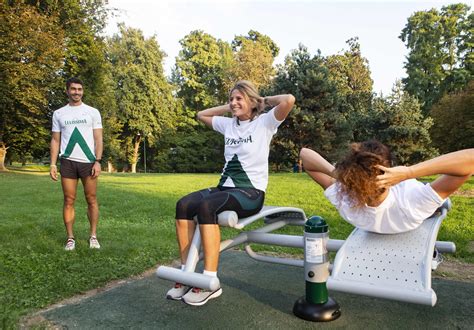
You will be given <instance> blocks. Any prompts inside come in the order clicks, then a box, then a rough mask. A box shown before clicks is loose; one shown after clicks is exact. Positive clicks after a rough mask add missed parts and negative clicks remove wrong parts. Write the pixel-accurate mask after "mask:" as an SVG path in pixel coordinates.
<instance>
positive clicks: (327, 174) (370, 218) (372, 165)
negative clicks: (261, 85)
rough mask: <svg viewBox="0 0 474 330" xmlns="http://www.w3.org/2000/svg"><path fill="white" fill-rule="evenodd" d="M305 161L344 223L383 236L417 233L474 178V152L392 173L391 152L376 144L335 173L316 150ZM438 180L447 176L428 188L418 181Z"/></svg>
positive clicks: (357, 147)
mask: <svg viewBox="0 0 474 330" xmlns="http://www.w3.org/2000/svg"><path fill="white" fill-rule="evenodd" d="M300 157H301V160H302V161H303V166H304V169H305V171H306V173H308V175H309V176H311V177H312V178H313V180H314V181H316V182H317V183H318V184H319V185H320V186H321V187H322V188H323V189H324V195H325V196H326V198H327V199H328V200H329V201H330V202H331V203H332V204H333V205H334V206H335V207H336V208H337V210H338V211H339V214H340V215H341V217H342V218H344V219H345V220H346V221H347V222H349V223H351V224H352V225H354V226H355V227H358V228H361V229H364V230H367V231H371V232H376V233H381V234H395V233H401V232H406V231H409V230H413V229H415V228H417V227H418V226H419V225H420V224H421V223H422V222H423V220H425V219H426V218H428V217H430V216H431V215H432V214H433V213H434V212H435V211H436V209H437V208H438V207H440V206H441V205H442V204H443V202H444V201H445V200H446V198H448V197H449V196H450V195H451V194H452V193H454V192H455V191H456V190H457V189H458V188H459V187H460V186H461V185H462V184H463V183H464V182H465V181H467V180H468V179H469V178H470V176H471V175H472V174H473V173H474V149H464V150H460V151H456V152H452V153H449V154H445V155H442V156H439V157H436V158H433V159H430V160H427V161H424V162H421V163H418V164H416V165H412V166H396V167H390V166H391V164H392V157H391V153H390V149H389V148H388V147H387V146H385V145H384V144H382V143H380V142H378V141H375V140H371V141H365V142H361V143H353V144H351V146H350V150H349V152H348V154H347V155H346V156H345V157H344V158H343V159H342V160H341V161H340V162H338V163H337V164H336V166H335V167H334V166H333V165H331V164H330V163H329V162H328V161H327V160H326V159H324V158H323V157H322V156H321V155H319V154H318V153H317V152H315V151H313V150H311V149H307V148H303V149H302V150H301V152H300ZM436 174H442V175H441V176H439V177H438V178H437V179H436V180H434V181H433V182H432V183H429V184H423V183H422V182H419V181H417V180H416V178H418V177H422V176H428V175H436Z"/></svg>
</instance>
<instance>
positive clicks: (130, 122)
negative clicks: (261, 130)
mask: <svg viewBox="0 0 474 330" xmlns="http://www.w3.org/2000/svg"><path fill="white" fill-rule="evenodd" d="M119 30H120V31H119V34H116V35H114V36H113V37H112V38H110V40H109V59H110V63H111V65H112V75H113V81H114V90H115V98H116V100H117V105H118V115H117V119H118V120H119V121H120V124H121V126H122V131H121V137H120V140H121V141H122V142H123V145H122V148H123V150H124V151H125V153H126V156H127V161H128V162H129V163H130V165H131V171H132V173H135V172H136V165H137V162H138V156H139V147H140V143H141V142H143V139H146V140H147V141H148V143H151V144H153V143H154V142H155V141H156V140H157V139H158V138H159V137H160V136H161V135H162V133H163V131H165V130H166V129H168V128H171V127H173V124H174V119H175V115H174V114H175V112H174V110H175V103H174V99H173V96H172V88H171V85H170V84H169V83H168V81H167V80H166V77H165V76H164V72H163V64H162V62H163V58H164V56H166V54H165V53H164V52H162V51H161V50H160V47H159V45H158V42H157V40H156V38H155V37H154V36H153V37H151V38H148V39H146V38H145V37H144V36H143V34H142V32H141V31H140V30H137V29H133V28H127V27H125V25H123V24H119Z"/></svg>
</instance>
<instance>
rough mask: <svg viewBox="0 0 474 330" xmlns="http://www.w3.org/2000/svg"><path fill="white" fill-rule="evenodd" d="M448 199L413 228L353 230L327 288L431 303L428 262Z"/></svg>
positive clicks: (344, 245) (434, 295)
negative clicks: (385, 232) (391, 231)
mask: <svg viewBox="0 0 474 330" xmlns="http://www.w3.org/2000/svg"><path fill="white" fill-rule="evenodd" d="M449 208H450V203H449V202H447V203H445V205H443V207H442V208H440V209H439V210H438V211H437V212H436V213H435V214H434V215H433V216H431V217H430V218H428V219H426V220H425V221H423V224H422V225H421V226H420V227H418V228H417V229H415V230H412V231H409V232H406V233H401V234H395V235H382V234H376V233H370V232H367V231H364V230H361V229H355V230H354V231H353V232H352V233H351V235H350V236H349V237H348V238H347V239H346V241H345V243H344V244H343V245H342V247H341V248H340V249H339V251H338V253H337V255H336V259H335V260H334V266H333V269H332V273H331V276H330V278H329V280H328V282H327V285H328V288H329V289H330V290H335V291H344V292H349V293H355V294H361V295H366V296H373V297H379V298H387V299H394V300H399V301H406V302H412V303H418V304H426V305H431V306H434V305H435V304H436V294H435V292H434V291H433V290H432V289H431V262H432V259H433V251H434V247H435V243H436V237H437V235H438V230H439V227H440V225H441V222H442V221H443V219H444V218H445V217H446V214H447V212H448V209H449Z"/></svg>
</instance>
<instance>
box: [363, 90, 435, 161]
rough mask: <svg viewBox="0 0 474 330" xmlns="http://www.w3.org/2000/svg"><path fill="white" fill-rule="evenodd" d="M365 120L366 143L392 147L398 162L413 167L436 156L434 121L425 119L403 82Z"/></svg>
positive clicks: (381, 99) (377, 100) (375, 106)
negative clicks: (371, 141) (433, 143)
mask: <svg viewBox="0 0 474 330" xmlns="http://www.w3.org/2000/svg"><path fill="white" fill-rule="evenodd" d="M365 119H366V123H367V126H366V127H367V131H366V134H367V135H366V136H364V140H367V139H377V140H379V141H381V142H382V143H385V144H387V145H388V146H390V147H391V149H392V152H393V153H394V155H395V158H396V159H397V161H398V163H400V164H413V163H416V162H419V161H421V160H425V159H427V158H430V157H433V156H436V154H437V150H436V149H435V148H433V147H432V146H431V137H430V134H429V129H430V128H431V126H432V125H433V120H432V119H431V118H430V117H427V118H425V117H424V116H423V113H422V111H421V107H420V104H419V102H418V101H417V99H416V98H415V97H414V96H411V95H410V94H409V93H407V92H406V91H404V90H403V86H402V83H401V82H400V81H398V82H397V83H396V84H395V85H394V87H393V90H392V94H390V95H389V96H388V97H387V98H382V97H378V98H376V99H375V100H374V102H373V105H372V108H371V109H370V111H369V112H368V113H367V115H366V116H365Z"/></svg>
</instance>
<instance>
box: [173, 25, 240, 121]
mask: <svg viewBox="0 0 474 330" xmlns="http://www.w3.org/2000/svg"><path fill="white" fill-rule="evenodd" d="M180 44H181V47H182V49H181V51H180V52H179V55H178V57H177V58H176V66H175V69H174V71H173V82H174V83H175V84H176V86H177V87H178V97H179V98H181V99H182V100H183V104H184V107H185V109H186V110H187V111H192V112H193V113H194V114H195V113H196V111H198V110H202V109H206V108H208V107H211V106H214V105H217V104H220V103H223V102H225V101H226V100H227V97H228V96H227V90H226V88H225V86H228V85H229V82H228V81H226V80H228V75H227V74H226V69H228V68H229V67H231V66H232V61H233V60H232V53H231V50H230V46H229V44H227V43H226V42H224V41H221V40H216V39H215V38H214V37H212V36H211V35H210V34H207V33H204V32H203V31H199V30H196V31H192V32H191V33H189V34H188V35H186V36H185V37H184V38H183V39H182V40H180Z"/></svg>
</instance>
